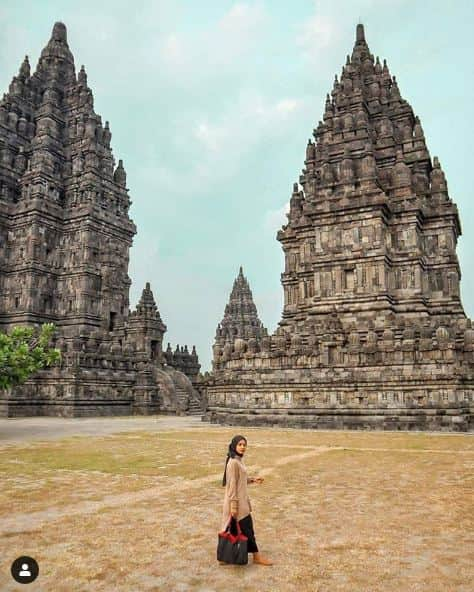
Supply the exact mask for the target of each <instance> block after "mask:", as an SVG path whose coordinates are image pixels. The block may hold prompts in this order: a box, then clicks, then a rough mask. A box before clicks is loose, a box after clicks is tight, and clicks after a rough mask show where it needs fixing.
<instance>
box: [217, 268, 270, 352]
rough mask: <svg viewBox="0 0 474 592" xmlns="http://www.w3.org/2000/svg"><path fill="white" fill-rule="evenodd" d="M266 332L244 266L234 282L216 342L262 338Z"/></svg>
mask: <svg viewBox="0 0 474 592" xmlns="http://www.w3.org/2000/svg"><path fill="white" fill-rule="evenodd" d="M265 332H266V330H265V327H264V326H263V324H262V322H261V321H260V319H259V318H258V313H257V307H256V306H255V303H254V301H253V296H252V291H251V290H250V286H249V283H248V281H247V278H246V277H245V276H244V272H243V269H242V266H240V268H239V274H238V276H237V277H236V279H235V280H234V284H233V286H232V291H231V294H230V298H229V302H228V304H227V306H226V307H225V313H224V318H223V319H222V322H221V323H220V325H219V327H218V328H217V334H216V340H217V341H221V342H224V341H225V340H227V339H231V340H232V339H234V338H236V337H240V338H243V339H248V338H251V337H254V338H260V337H262V336H263V334H264V333H265Z"/></svg>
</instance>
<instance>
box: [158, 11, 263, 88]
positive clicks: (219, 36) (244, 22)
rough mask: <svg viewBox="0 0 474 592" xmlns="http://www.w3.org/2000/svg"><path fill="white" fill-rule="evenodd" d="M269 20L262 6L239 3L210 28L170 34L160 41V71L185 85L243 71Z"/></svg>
mask: <svg viewBox="0 0 474 592" xmlns="http://www.w3.org/2000/svg"><path fill="white" fill-rule="evenodd" d="M267 18H268V16H267V14H266V13H265V11H264V9H263V7H262V6H261V5H260V4H252V5H250V4H244V3H237V4H234V5H233V6H232V7H231V8H230V9H229V11H228V12H227V13H225V14H224V16H223V17H222V18H221V19H220V20H218V21H217V22H216V21H214V22H213V23H212V25H211V26H207V27H206V28H203V27H201V28H198V29H196V30H191V31H188V32H186V33H184V32H177V31H173V32H169V33H168V34H167V35H166V36H165V37H164V39H162V40H158V41H157V43H158V48H157V49H158V52H157V54H158V57H159V62H160V67H164V68H165V69H166V70H167V71H168V73H170V74H171V75H172V76H175V77H178V78H179V79H180V81H181V83H183V84H186V83H187V82H190V81H194V80H195V79H196V77H199V79H200V81H201V82H202V81H203V80H209V79H216V78H220V77H221V76H222V74H223V73H226V74H227V75H228V74H229V73H230V72H236V71H241V70H242V69H243V68H244V67H245V66H244V62H245V58H246V57H248V56H249V55H251V53H252V51H253V50H254V49H255V48H256V47H257V45H258V43H259V42H260V41H261V32H262V30H264V29H265V22H266V19H267ZM151 55H155V52H153V51H152V52H151Z"/></svg>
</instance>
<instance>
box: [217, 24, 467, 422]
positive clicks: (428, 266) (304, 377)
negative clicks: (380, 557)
mask: <svg viewBox="0 0 474 592" xmlns="http://www.w3.org/2000/svg"><path fill="white" fill-rule="evenodd" d="M460 234H461V225H460V221H459V216H458V211H457V208H456V205H455V204H454V203H453V202H452V200H451V199H450V197H449V193H448V186H447V183H446V179H445V176H444V173H443V170H442V169H441V166H440V163H439V161H438V159H437V158H436V157H433V158H431V156H430V153H429V151H428V147H427V145H426V141H425V136H424V133H423V129H422V126H421V123H420V120H419V118H418V117H416V116H415V114H414V112H413V109H412V108H411V106H410V105H409V104H408V103H407V101H406V100H404V99H403V98H402V97H401V94H400V90H399V88H398V84H397V81H396V79H395V76H392V75H391V74H390V72H389V69H388V66H387V64H386V62H385V61H383V63H381V62H380V61H379V59H378V58H377V59H374V56H373V55H372V54H371V52H370V50H369V47H368V46H367V43H366V40H365V35H364V29H363V26H362V25H358V26H357V31H356V42H355V45H354V49H353V51H352V55H351V56H347V61H346V64H345V66H344V67H343V69H342V75H341V77H340V79H338V78H337V76H336V79H335V81H334V86H333V89H332V92H331V94H330V95H327V98H326V105H325V108H324V115H323V120H322V121H320V122H319V124H318V126H317V128H316V129H315V130H314V141H313V140H309V142H308V145H307V147H306V159H305V162H304V169H303V171H302V175H301V176H300V177H299V184H298V183H295V185H294V188H293V194H292V196H291V200H290V212H289V214H288V223H287V224H286V225H285V226H283V228H282V229H281V230H280V231H279V232H278V236H277V238H278V240H279V241H280V243H281V244H282V247H283V251H284V254H285V270H284V272H283V274H282V285H283V291H284V309H283V314H282V319H281V321H280V323H279V326H278V328H277V330H276V331H275V333H274V334H273V335H268V334H267V332H266V331H265V330H264V328H263V327H262V326H261V323H260V322H259V320H258V317H257V312H256V309H255V305H254V304H253V301H252V297H251V292H250V289H249V287H248V284H247V282H245V281H244V279H243V278H242V277H241V275H242V274H240V275H239V278H238V279H237V281H236V283H235V285H234V289H233V291H232V296H231V299H230V303H229V305H228V308H226V314H225V317H224V320H223V321H222V323H221V324H220V326H219V327H218V330H217V334H216V340H215V345H214V358H213V374H212V377H211V378H210V379H209V380H208V382H207V398H208V412H207V418H208V419H210V421H213V422H222V423H230V424H232V423H234V424H240V425H242V424H248V425H283V426H299V427H309V428H378V429H436V430H440V429H441V430H453V431H454V430H456V431H467V430H472V429H473V422H472V401H473V394H474V328H472V327H471V321H470V320H469V319H468V318H467V317H466V315H465V313H464V310H463V307H462V303H461V300H460V294H459V282H460V276H461V272H460V268H459V263H458V259H457V256H456V243H457V239H458V237H459V236H460ZM238 303H240V305H239V304H238ZM239 306H240V309H239Z"/></svg>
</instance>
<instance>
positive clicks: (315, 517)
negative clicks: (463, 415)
mask: <svg viewBox="0 0 474 592" xmlns="http://www.w3.org/2000/svg"><path fill="white" fill-rule="evenodd" d="M238 433H243V434H244V435H245V436H246V437H247V438H248V450H247V454H246V456H245V462H246V465H247V467H248V470H249V474H250V475H257V474H258V475H261V476H263V477H264V478H265V480H264V482H263V484H261V485H250V486H249V488H250V489H249V491H250V497H251V500H252V505H253V518H254V524H255V532H256V538H257V543H258V544H259V547H260V549H261V551H262V552H263V554H265V555H267V556H269V557H270V558H271V559H273V561H274V562H275V565H274V566H272V567H262V566H256V565H255V566H254V565H252V562H251V559H250V561H249V565H248V566H246V567H234V566H228V567H222V566H219V565H218V564H217V562H216V559H215V552H216V544H217V531H218V529H219V527H220V521H221V505H222V496H223V488H222V487H221V485H220V482H221V479H222V472H223V467H224V459H225V454H226V450H227V445H228V442H229V441H230V438H231V437H232V436H233V435H234V434H238ZM473 468H474V439H473V437H472V436H470V435H457V434H456V435H451V434H446V435H442V434H425V433H383V432H346V431H338V432H336V431H324V432H312V431H306V430H283V429H282V430H278V429H272V430H267V429H263V428H247V427H246V428H238V427H232V428H228V427H222V428H216V427H214V426H213V427H212V429H210V428H209V427H208V426H206V425H205V424H203V426H202V427H199V428H193V429H189V430H180V431H178V430H169V431H166V432H163V431H161V432H154V433H151V432H127V433H122V434H113V435H108V436H100V437H90V436H88V437H74V438H65V439H63V440H55V441H48V442H28V443H22V444H14V445H12V444H9V445H3V446H0V479H1V489H0V557H1V560H0V561H1V568H0V590H2V592H3V591H5V592H6V591H9V590H12V591H13V590H23V589H28V590H35V591H36V590H37V591H42V590H44V591H54V592H62V591H64V592H74V591H76V590H84V591H90V590H93V591H98V592H99V591H111V592H112V591H113V592H115V591H117V592H120V591H130V592H139V591H142V590H150V591H151V590H157V591H158V590H160V591H166V592H168V591H169V592H174V591H181V590H182V591H186V590H196V591H197V590H201V591H216V592H217V591H219V592H220V591H222V590H232V592H237V591H240V590H241V591H244V590H245V591H251V592H253V591H255V592H257V591H260V590H261V591H269V592H270V591H271V592H279V591H281V592H287V591H292V590H295V591H296V590H297V591H301V592H304V591H311V592H317V591H321V592H322V591H327V592H337V591H350V592H359V591H364V592H365V591H367V592H376V591H381V592H382V591H383V592H390V591H397V592H418V591H426V592H437V591H439V592H463V591H465V592H471V590H472V582H473V581H474V567H473V566H474V534H473V533H474V510H473V505H474V504H473V499H474V496H473V489H474V472H473ZM20 555H30V556H32V557H34V558H35V559H36V560H37V561H38V563H39V567H40V576H39V578H38V579H37V580H36V581H35V582H34V583H33V584H30V585H29V586H28V588H25V587H24V586H22V585H20V584H16V583H15V582H14V581H13V580H12V579H11V576H10V564H11V563H12V562H13V560H14V559H15V558H16V557H18V556H20Z"/></svg>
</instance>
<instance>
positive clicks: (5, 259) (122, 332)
mask: <svg viewBox="0 0 474 592" xmlns="http://www.w3.org/2000/svg"><path fill="white" fill-rule="evenodd" d="M110 140H111V132H110V129H109V123H108V122H105V125H103V124H102V120H101V117H100V116H99V115H97V114H96V113H95V111H94V105H93V96H92V92H91V89H90V88H89V87H88V85H87V75H86V72H85V70H84V67H82V68H81V69H80V71H79V72H78V74H77V75H76V71H75V67H74V58H73V56H72V54H71V51H70V50H69V47H68V44H67V34H66V28H65V26H64V25H63V24H62V23H56V24H55V25H54V29H53V33H52V36H51V39H50V41H49V42H48V44H47V45H46V47H45V48H44V49H43V51H42V53H41V57H40V59H39V62H38V66H37V69H36V72H35V73H34V74H31V73H30V65H29V63H28V58H25V61H24V62H23V64H22V65H21V67H20V71H19V73H18V75H17V76H15V77H14V78H13V80H12V82H11V84H10V88H9V91H8V93H7V94H5V95H4V97H3V99H2V100H1V102H0V330H2V331H8V330H9V329H10V328H12V327H13V326H16V325H25V324H26V325H32V324H40V323H45V322H53V323H55V324H56V326H57V327H58V339H57V343H56V346H57V347H59V348H60V349H61V351H62V362H61V366H60V367H56V368H53V369H51V370H47V371H42V372H40V373H39V374H38V375H36V376H35V377H34V379H32V380H30V381H28V382H27V383H25V384H24V385H22V386H21V387H16V388H14V389H13V390H12V391H11V392H8V393H4V392H2V393H0V415H4V416H5V415H6V416H19V415H65V416H83V415H122V414H134V413H136V414H148V413H157V412H169V413H185V412H191V411H193V410H195V411H197V412H199V411H200V399H199V395H198V393H197V391H196V389H195V388H194V386H193V383H194V385H196V384H197V382H198V375H199V369H200V365H199V360H198V357H197V354H196V351H195V349H193V351H192V352H191V353H189V350H188V348H187V346H185V347H184V348H183V347H181V348H179V347H178V348H177V349H176V351H174V352H173V351H172V350H171V347H170V345H169V344H168V349H167V350H166V351H165V352H163V351H162V341H163V334H164V332H165V331H166V326H165V325H164V323H163V321H162V320H161V318H160V314H159V312H158V310H157V307H156V304H155V301H154V298H153V294H152V291H151V289H150V285H149V284H147V285H146V287H145V289H144V290H143V294H142V297H141V300H140V302H139V304H138V306H137V308H136V310H134V311H133V312H130V310H129V289H130V284H131V281H130V278H129V276H128V262H129V250H130V247H131V245H132V239H133V236H134V235H135V233H136V228H135V225H134V223H133V222H132V220H131V219H130V217H129V207H130V204H131V201H130V198H129V196H128V190H127V188H126V174H125V170H124V167H123V164H122V161H121V160H119V162H118V165H116V164H115V161H114V157H113V155H112V151H111V148H110Z"/></svg>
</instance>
